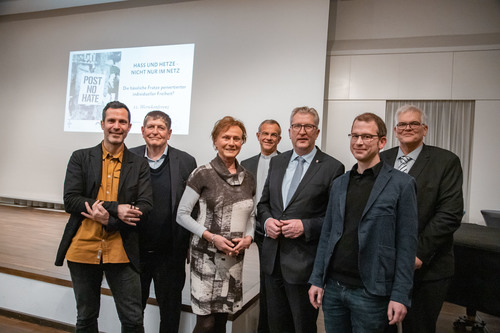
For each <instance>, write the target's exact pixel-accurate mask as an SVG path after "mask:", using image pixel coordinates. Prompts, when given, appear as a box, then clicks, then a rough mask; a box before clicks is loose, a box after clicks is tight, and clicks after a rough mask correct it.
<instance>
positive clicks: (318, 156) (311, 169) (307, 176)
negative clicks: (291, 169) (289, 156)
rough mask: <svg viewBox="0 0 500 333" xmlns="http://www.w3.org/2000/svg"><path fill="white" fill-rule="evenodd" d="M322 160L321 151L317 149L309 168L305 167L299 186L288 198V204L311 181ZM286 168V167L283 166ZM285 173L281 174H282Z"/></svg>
mask: <svg viewBox="0 0 500 333" xmlns="http://www.w3.org/2000/svg"><path fill="white" fill-rule="evenodd" d="M322 161H323V153H322V152H321V151H320V150H319V149H318V151H317V152H316V154H315V155H314V158H313V160H312V161H311V165H310V166H309V168H307V171H306V173H305V175H304V177H302V180H301V181H300V183H299V186H297V189H296V190H295V193H294V194H293V196H292V197H291V198H290V202H289V203H288V205H290V204H291V203H292V202H293V201H294V200H295V198H297V196H298V195H299V194H300V192H301V191H302V190H303V189H304V187H306V185H307V184H308V183H309V182H310V181H311V179H312V178H313V177H314V175H315V174H316V173H317V172H318V170H319V169H320V168H321V162H322ZM285 170H286V167H285ZM284 175H285V174H283V176H284Z"/></svg>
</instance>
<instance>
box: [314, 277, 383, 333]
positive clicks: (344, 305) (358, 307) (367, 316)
mask: <svg viewBox="0 0 500 333" xmlns="http://www.w3.org/2000/svg"><path fill="white" fill-rule="evenodd" d="M388 305H389V297H385V296H375V295H372V294H370V293H368V291H367V290H366V289H365V288H349V287H347V286H343V285H341V284H340V283H339V282H337V281H335V280H332V279H328V281H327V283H326V287H325V290H324V295H323V305H322V307H323V313H324V317H325V328H326V332H327V333H329V332H335V333H351V332H355V333H368V332H373V333H375V332H384V328H385V327H386V325H387V323H388V319H387V306H388Z"/></svg>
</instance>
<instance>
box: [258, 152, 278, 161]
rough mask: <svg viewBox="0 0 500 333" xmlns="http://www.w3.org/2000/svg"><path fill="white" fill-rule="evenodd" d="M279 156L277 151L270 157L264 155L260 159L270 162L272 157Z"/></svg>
mask: <svg viewBox="0 0 500 333" xmlns="http://www.w3.org/2000/svg"><path fill="white" fill-rule="evenodd" d="M276 155H278V152H277V151H275V152H273V153H271V154H270V155H264V154H262V153H261V154H260V158H262V159H264V160H268V159H271V158H272V157H274V156H276Z"/></svg>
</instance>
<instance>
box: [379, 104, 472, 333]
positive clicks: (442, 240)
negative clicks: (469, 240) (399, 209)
mask: <svg viewBox="0 0 500 333" xmlns="http://www.w3.org/2000/svg"><path fill="white" fill-rule="evenodd" d="M427 129H428V128H427V124H426V119H425V113H423V112H422V110H420V109H419V108H417V107H415V106H412V105H405V106H403V107H401V108H400V109H398V111H396V126H395V127H394V133H395V135H396V137H397V138H398V140H399V142H400V146H399V147H395V148H392V149H389V150H388V151H385V152H382V153H381V155H380V157H381V159H382V160H384V161H386V162H387V163H389V164H390V165H393V166H394V167H396V168H399V169H403V171H405V172H408V174H409V175H411V176H413V177H414V178H415V180H416V182H417V203H418V248H417V255H416V258H415V281H414V290H413V301H412V307H411V309H410V311H409V312H408V315H407V316H406V319H405V320H404V322H403V331H404V332H405V333H408V332H410V333H411V332H417V333H421V332H426V333H432V332H435V330H436V322H437V318H438V316H439V312H440V311H441V307H442V305H443V302H444V300H445V297H446V292H447V290H448V287H449V285H450V282H451V278H452V276H453V273H454V261H453V233H454V232H455V230H457V229H458V228H459V227H460V222H461V220H462V216H463V207H464V206H463V195H462V167H461V165H460V160H459V158H458V157H457V156H456V155H455V154H453V153H452V152H450V151H448V150H445V149H441V148H438V147H433V146H428V145H425V144H424V143H423V139H424V136H425V135H426V134H427ZM405 159H408V162H406V163H403V160H405Z"/></svg>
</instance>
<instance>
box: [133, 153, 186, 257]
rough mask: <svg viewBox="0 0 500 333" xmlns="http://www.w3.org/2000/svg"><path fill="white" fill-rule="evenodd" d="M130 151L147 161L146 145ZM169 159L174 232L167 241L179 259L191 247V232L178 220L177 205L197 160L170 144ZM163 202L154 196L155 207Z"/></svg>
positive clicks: (184, 255)
mask: <svg viewBox="0 0 500 333" xmlns="http://www.w3.org/2000/svg"><path fill="white" fill-rule="evenodd" d="M130 151H131V152H133V153H134V154H136V155H138V156H141V157H143V158H144V159H145V160H146V161H147V159H146V158H145V157H144V155H145V153H146V145H142V146H139V147H135V148H131V149H130ZM168 161H169V167H170V185H171V187H170V196H171V199H172V200H171V205H172V215H171V217H170V221H171V222H172V224H171V227H172V231H173V233H172V235H171V237H169V239H168V240H165V241H168V242H170V243H171V245H172V246H169V248H171V249H173V251H174V253H172V254H173V255H174V256H176V257H178V258H179V259H182V260H184V258H185V257H186V253H187V249H188V247H189V237H190V236H191V234H190V232H189V231H187V230H186V229H184V228H183V227H181V226H180V225H179V224H178V223H177V222H176V216H177V207H178V206H179V201H180V200H181V197H182V194H183V193H184V189H185V188H186V182H187V179H188V178H189V175H190V174H191V172H192V171H193V170H194V169H196V160H195V159H194V157H193V156H191V155H189V154H188V153H186V152H184V151H182V150H179V149H176V148H174V147H172V146H170V145H169V146H168ZM161 204H162V198H155V197H153V206H154V207H156V206H157V205H161ZM177 255H178V256H177Z"/></svg>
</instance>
